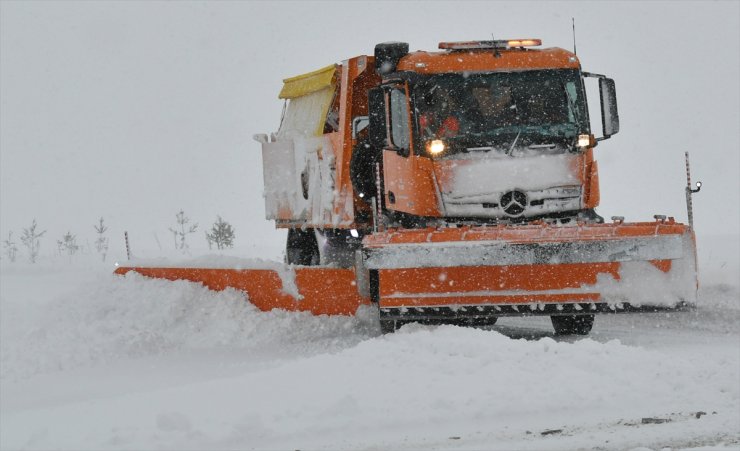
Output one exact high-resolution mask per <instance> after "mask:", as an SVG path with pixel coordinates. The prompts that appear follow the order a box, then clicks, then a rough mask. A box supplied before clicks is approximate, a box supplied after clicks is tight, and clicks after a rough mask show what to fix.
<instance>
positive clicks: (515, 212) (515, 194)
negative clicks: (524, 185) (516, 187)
mask: <svg viewBox="0 0 740 451" xmlns="http://www.w3.org/2000/svg"><path fill="white" fill-rule="evenodd" d="M526 206H527V195H526V194H524V193H523V192H521V191H509V192H506V193H504V195H503V196H501V208H503V209H504V213H506V214H507V215H509V216H512V217H516V216H519V215H521V214H522V213H524V209H525V208H526Z"/></svg>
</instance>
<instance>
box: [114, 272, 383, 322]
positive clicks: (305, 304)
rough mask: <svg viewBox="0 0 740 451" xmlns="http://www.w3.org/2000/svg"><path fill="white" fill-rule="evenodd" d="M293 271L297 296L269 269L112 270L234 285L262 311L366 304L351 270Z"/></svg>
mask: <svg viewBox="0 0 740 451" xmlns="http://www.w3.org/2000/svg"><path fill="white" fill-rule="evenodd" d="M294 270H295V282H296V286H298V287H299V293H300V295H301V296H302V298H300V299H299V298H295V297H293V296H292V295H291V294H289V293H286V292H285V291H284V290H283V282H282V279H281V278H280V275H279V274H278V273H277V272H276V271H274V270H271V269H221V268H218V269H216V268H145V267H120V268H117V269H116V271H115V273H116V274H126V273H128V272H129V271H134V272H137V273H139V274H141V275H143V276H147V277H153V278H157V279H166V280H189V281H191V282H200V283H202V284H203V285H205V286H206V287H208V288H210V289H211V290H216V291H220V290H224V289H226V288H235V289H237V290H241V291H244V292H245V293H247V295H248V296H249V301H250V302H251V303H252V304H254V305H255V306H256V307H257V308H259V309H260V310H263V311H269V310H272V309H275V308H278V309H284V310H293V311H307V312H311V313H313V314H314V315H353V314H354V313H355V312H356V311H357V308H358V307H359V306H361V305H365V304H369V303H370V300H369V299H366V298H363V297H362V296H360V294H359V293H358V292H357V287H356V283H355V273H354V271H353V270H351V269H342V268H312V267H299V268H295V269H294Z"/></svg>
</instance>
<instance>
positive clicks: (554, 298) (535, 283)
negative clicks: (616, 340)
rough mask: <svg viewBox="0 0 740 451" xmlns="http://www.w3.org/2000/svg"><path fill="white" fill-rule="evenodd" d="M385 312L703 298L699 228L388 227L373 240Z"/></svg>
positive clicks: (534, 309)
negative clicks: (699, 287)
mask: <svg viewBox="0 0 740 451" xmlns="http://www.w3.org/2000/svg"><path fill="white" fill-rule="evenodd" d="M364 244H365V250H364V253H365V258H364V264H365V266H366V268H367V269H368V271H369V279H370V280H371V281H373V283H372V284H371V285H374V286H375V290H374V291H373V293H372V295H373V296H372V297H373V300H374V301H375V302H377V303H378V306H379V308H380V313H381V318H386V319H406V320H441V321H447V320H449V319H452V318H456V319H466V318H467V319H483V318H487V317H493V318H495V317H498V316H507V315H537V314H538V315H566V314H585V313H591V312H596V311H617V310H621V311H633V310H644V309H651V308H652V309H659V308H675V307H679V306H683V305H688V304H693V303H694V302H695V300H696V266H695V246H694V237H693V233H692V232H691V231H690V229H689V228H688V227H686V226H685V225H682V224H677V223H675V222H674V221H672V220H669V221H667V222H666V221H660V222H653V223H633V224H589V225H585V224H581V225H573V226H553V225H545V224H541V225H519V226H493V227H491V226H489V227H459V228H447V229H426V230H403V231H389V232H385V233H381V234H377V235H375V236H373V237H371V238H369V239H366V240H365V243H364Z"/></svg>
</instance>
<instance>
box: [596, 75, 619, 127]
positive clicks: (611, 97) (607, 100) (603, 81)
mask: <svg viewBox="0 0 740 451" xmlns="http://www.w3.org/2000/svg"><path fill="white" fill-rule="evenodd" d="M599 94H600V96H601V126H602V129H603V132H604V139H606V138H609V137H610V136H612V135H614V134H616V133H617V132H619V112H618V111H617V89H616V88H615V86H614V80H612V79H611V78H599Z"/></svg>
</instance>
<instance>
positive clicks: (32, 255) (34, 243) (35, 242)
mask: <svg viewBox="0 0 740 451" xmlns="http://www.w3.org/2000/svg"><path fill="white" fill-rule="evenodd" d="M36 227H37V224H36V219H34V220H33V222H32V223H31V226H30V227H29V228H27V229H23V236H21V243H23V245H24V246H26V248H28V259H29V260H30V261H31V263H36V259H37V258H38V256H39V248H40V247H41V240H40V238H41V237H42V236H44V234H45V233H46V230H44V231H43V232H37V231H36Z"/></svg>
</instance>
